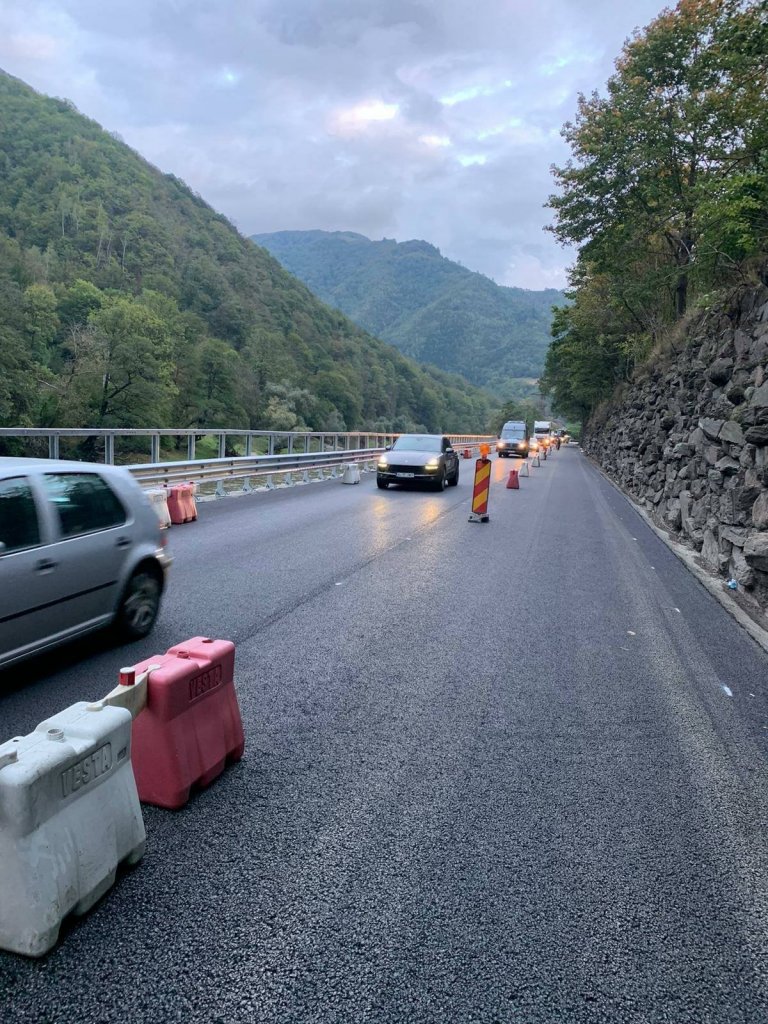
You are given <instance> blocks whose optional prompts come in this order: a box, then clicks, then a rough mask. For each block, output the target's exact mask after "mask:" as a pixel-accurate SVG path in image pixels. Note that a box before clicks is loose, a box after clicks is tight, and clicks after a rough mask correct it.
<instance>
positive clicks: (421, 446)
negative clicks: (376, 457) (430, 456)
mask: <svg viewBox="0 0 768 1024" xmlns="http://www.w3.org/2000/svg"><path fill="white" fill-rule="evenodd" d="M441 445H442V438H439V437H433V436H432V435H431V434H403V435H402V436H401V437H398V439H397V440H396V441H395V443H394V444H393V445H392V450H393V451H397V452H406V451H407V452H439V451H440V449H441Z"/></svg>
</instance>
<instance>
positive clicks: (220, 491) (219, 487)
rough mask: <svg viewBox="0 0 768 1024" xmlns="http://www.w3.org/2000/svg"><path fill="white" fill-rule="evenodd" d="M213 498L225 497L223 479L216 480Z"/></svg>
mask: <svg viewBox="0 0 768 1024" xmlns="http://www.w3.org/2000/svg"><path fill="white" fill-rule="evenodd" d="M213 496H214V498H226V496H227V492H226V491H225V490H224V481H223V480H217V481H216V490H215V491H214V492H213Z"/></svg>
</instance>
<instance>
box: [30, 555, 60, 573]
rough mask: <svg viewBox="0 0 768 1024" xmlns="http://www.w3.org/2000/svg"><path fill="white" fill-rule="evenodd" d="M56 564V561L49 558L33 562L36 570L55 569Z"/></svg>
mask: <svg viewBox="0 0 768 1024" xmlns="http://www.w3.org/2000/svg"><path fill="white" fill-rule="evenodd" d="M58 564H59V563H58V562H54V561H52V560H51V559H50V558H41V559H40V561H39V562H36V563H35V569H36V570H37V572H50V571H51V569H55V568H56V566H57V565H58Z"/></svg>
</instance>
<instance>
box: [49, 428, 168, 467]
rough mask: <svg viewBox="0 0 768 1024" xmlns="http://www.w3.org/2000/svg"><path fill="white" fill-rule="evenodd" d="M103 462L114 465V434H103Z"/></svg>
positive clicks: (155, 460) (154, 460) (156, 460)
mask: <svg viewBox="0 0 768 1024" xmlns="http://www.w3.org/2000/svg"><path fill="white" fill-rule="evenodd" d="M57 457H58V456H57ZM152 461H153V462H158V461H159V459H153V460H152ZM104 463H105V465H107V466H114V464H115V435H114V434H105V435H104Z"/></svg>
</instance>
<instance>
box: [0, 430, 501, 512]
mask: <svg viewBox="0 0 768 1024" xmlns="http://www.w3.org/2000/svg"><path fill="white" fill-rule="evenodd" d="M211 435H215V436H216V437H218V449H219V453H220V454H219V457H218V458H212V459H195V458H194V451H195V443H196V439H198V438H200V437H205V436H211ZM446 436H448V437H449V438H450V439H451V443H452V444H453V446H454V447H455V448H457V449H459V448H470V449H474V450H476V449H477V448H478V446H479V445H480V444H482V443H483V442H488V443H491V442H492V441H494V440H495V438H493V437H491V436H490V435H485V434H448V435H446ZM2 437H12V438H32V439H41V438H45V439H47V443H48V456H49V458H59V457H60V444H59V441H60V439H61V438H65V437H66V438H97V439H100V440H102V441H103V445H104V461H105V462H107V463H110V464H111V463H114V458H115V439H116V438H120V437H129V438H130V437H142V438H149V439H150V441H151V450H152V454H153V455H154V456H156V458H153V459H152V460H151V461H150V462H148V463H135V464H134V465H129V466H126V468H127V469H129V470H130V472H131V473H132V474H133V476H134V477H135V478H136V479H137V480H138V481H139V483H140V484H141V485H142V486H143V487H157V486H165V487H172V486H173V485H174V484H177V483H196V484H199V485H202V484H206V483H214V484H215V485H216V490H215V493H216V495H217V496H219V497H225V496H226V493H227V492H226V490H225V487H224V483H225V481H226V480H235V479H236V480H242V481H244V483H243V488H242V489H243V490H244V491H246V492H247V491H248V490H252V489H253V488H252V487H251V485H250V480H251V479H256V480H260V479H262V478H266V483H267V486H268V487H269V486H271V485H272V486H273V484H272V480H271V477H273V476H282V477H283V479H284V481H285V482H287V483H291V482H292V476H293V474H295V473H302V474H303V478H304V480H305V481H306V482H309V480H310V477H309V473H310V472H313V471H316V472H318V473H320V477H318V479H320V478H324V475H325V472H326V471H327V470H329V469H330V471H331V473H332V474H335V473H336V471H337V470H338V469H339V468H340V467H342V466H345V465H346V464H347V463H349V462H357V463H363V465H364V468H365V467H366V466H367V467H368V468H373V463H374V462H375V461H376V460H377V459H378V457H379V455H380V454H381V453H382V452H383V451H384V450H385V449H386V446H387V445H389V444H391V443H392V442H393V441H394V440H395V438H397V437H398V435H397V434H381V433H370V432H362V433H355V432H351V433H343V434H339V433H336V434H326V433H318V432H314V431H266V430H227V431H221V430H199V429H198V430H193V429H184V430H181V429H178V430H177V429H173V428H170V427H163V428H158V429H157V430H138V429H131V428H125V429H114V430H112V429H106V428H105V429H98V430H97V429H95V428H94V429H89V428H62V429H53V428H47V427H27V428H14V427H2V428H0V438H2ZM161 437H176V438H178V437H186V438H187V451H188V452H189V451H191V452H192V454H193V457H192V458H187V459H185V460H183V461H181V460H178V461H169V462H161V461H160V438H161ZM230 437H236V438H241V439H242V438H244V439H245V440H244V442H242V443H244V445H245V448H246V454H245V455H236V456H230V457H227V456H226V454H225V453H226V447H227V438H230ZM265 438H266V447H267V453H266V454H264V455H254V454H252V449H253V446H254V442H255V441H256V439H261V443H262V444H264V439H265ZM353 442H357V443H356V444H353ZM360 442H364V443H360ZM372 442H373V443H372ZM280 447H285V448H287V449H288V451H287V452H286V453H285V454H280V453H275V448H280ZM313 447H314V448H315V450H314V451H313V450H312V449H313ZM296 448H299V449H303V451H301V450H300V451H296V450H295V449H296Z"/></svg>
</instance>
